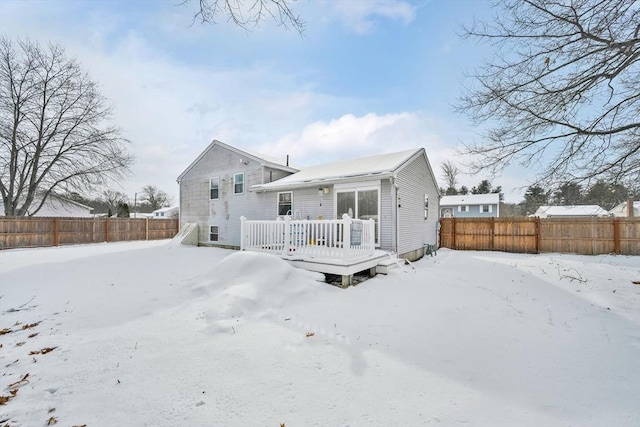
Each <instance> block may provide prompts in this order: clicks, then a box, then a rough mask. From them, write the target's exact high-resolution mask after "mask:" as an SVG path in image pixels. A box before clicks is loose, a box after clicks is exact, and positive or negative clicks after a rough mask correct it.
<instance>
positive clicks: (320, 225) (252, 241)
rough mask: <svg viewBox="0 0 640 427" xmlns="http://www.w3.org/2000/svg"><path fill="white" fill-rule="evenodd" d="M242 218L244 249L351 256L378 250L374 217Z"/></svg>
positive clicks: (310, 254)
mask: <svg viewBox="0 0 640 427" xmlns="http://www.w3.org/2000/svg"><path fill="white" fill-rule="evenodd" d="M240 222H241V236H242V237H241V242H240V249H241V250H250V251H259V252H268V253H273V254H277V255H281V256H307V257H313V258H330V259H341V260H351V259H355V258H361V257H367V256H369V255H372V254H373V253H374V252H375V221H374V220H373V219H370V220H366V221H365V220H360V219H352V218H350V217H349V215H346V214H345V215H343V217H342V219H330V220H317V221H316V220H292V219H291V218H290V217H288V216H286V217H284V219H278V220H275V221H253V220H251V221H250V220H248V219H246V218H245V217H241V218H240Z"/></svg>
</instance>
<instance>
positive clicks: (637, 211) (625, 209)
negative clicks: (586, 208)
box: [609, 200, 640, 218]
mask: <svg viewBox="0 0 640 427" xmlns="http://www.w3.org/2000/svg"><path fill="white" fill-rule="evenodd" d="M629 204H631V205H632V206H633V212H631V213H632V214H633V216H634V217H636V218H637V217H640V200H635V201H633V200H628V201H626V202H622V203H620V204H619V205H617V206H616V207H614V208H613V209H611V210H610V211H609V213H610V214H611V215H613V216H617V217H628V216H629Z"/></svg>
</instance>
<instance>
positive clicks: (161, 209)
mask: <svg viewBox="0 0 640 427" xmlns="http://www.w3.org/2000/svg"><path fill="white" fill-rule="evenodd" d="M177 209H178V207H177V206H171V207H168V208H160V209H156V210H155V211H153V212H152V213H156V212H158V213H160V212H171V211H173V210H177Z"/></svg>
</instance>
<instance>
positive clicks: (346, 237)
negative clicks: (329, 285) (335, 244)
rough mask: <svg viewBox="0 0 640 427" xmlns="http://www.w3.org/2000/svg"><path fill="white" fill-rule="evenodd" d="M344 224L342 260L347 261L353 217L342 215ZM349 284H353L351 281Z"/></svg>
mask: <svg viewBox="0 0 640 427" xmlns="http://www.w3.org/2000/svg"><path fill="white" fill-rule="evenodd" d="M342 223H343V226H342V258H343V259H346V258H347V257H348V256H349V252H350V249H351V217H350V216H349V215H348V214H344V215H342ZM344 278H345V276H342V283H343V284H344ZM349 282H351V279H349ZM347 286H348V285H347Z"/></svg>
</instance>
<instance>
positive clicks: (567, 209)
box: [533, 205, 609, 218]
mask: <svg viewBox="0 0 640 427" xmlns="http://www.w3.org/2000/svg"><path fill="white" fill-rule="evenodd" d="M608 215H609V212H607V211H606V210H604V209H602V208H601V207H600V206H598V205H574V206H540V207H539V208H538V210H537V211H536V213H534V214H533V216H539V217H542V218H543V217H549V216H608Z"/></svg>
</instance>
